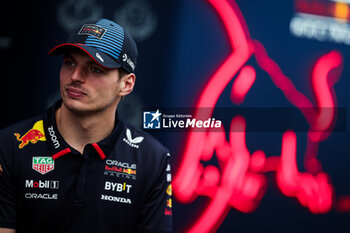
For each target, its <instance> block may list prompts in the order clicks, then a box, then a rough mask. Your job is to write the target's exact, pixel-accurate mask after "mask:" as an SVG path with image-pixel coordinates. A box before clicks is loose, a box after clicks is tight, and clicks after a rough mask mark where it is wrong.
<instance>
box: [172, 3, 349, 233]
mask: <svg viewBox="0 0 350 233" xmlns="http://www.w3.org/2000/svg"><path fill="white" fill-rule="evenodd" d="M208 1H209V2H210V3H211V5H212V6H213V7H214V9H215V10H216V11H217V13H218V15H219V17H220V19H221V20H222V22H223V24H224V27H225V30H226V32H227V36H228V39H229V42H230V45H231V47H232V52H231V54H230V55H229V56H228V57H227V58H226V59H225V61H224V62H223V64H222V65H221V66H220V67H219V68H218V69H217V70H216V72H215V73H214V75H213V76H212V77H211V78H210V79H209V81H208V82H207V83H206V84H205V86H204V88H203V91H202V92H201V93H200V95H199V98H198V102H197V104H196V106H195V107H196V108H197V109H199V108H209V109H212V110H211V111H208V112H207V113H206V114H205V116H203V113H201V114H200V113H199V111H196V112H195V113H194V117H195V118H197V117H198V118H204V119H207V118H209V117H211V115H212V113H213V109H214V108H215V105H216V102H217V101H218V99H219V96H220V95H221V93H222V92H223V90H224V88H225V87H227V85H228V84H229V83H230V81H231V80H232V78H234V77H236V78H235V80H234V82H233V86H232V89H231V100H232V102H233V103H234V104H236V105H239V104H241V103H243V102H244V98H245V96H246V95H247V93H248V92H249V90H250V88H251V87H252V85H254V82H255V80H256V78H257V77H256V71H255V69H254V68H253V67H251V66H248V65H245V63H246V62H247V60H248V59H249V58H251V57H253V56H254V57H255V59H256V61H257V63H258V66H259V67H260V68H261V69H263V70H264V71H266V72H267V73H268V74H269V76H270V77H271V80H272V82H273V83H274V84H275V86H276V87H277V88H279V89H280V90H281V91H282V93H283V94H284V96H285V97H286V99H287V100H288V101H289V102H290V103H291V104H292V105H294V106H295V107H296V108H298V109H300V111H301V112H302V114H303V116H304V117H305V119H306V120H307V122H308V124H309V126H310V131H309V132H308V135H307V149H306V152H305V161H304V166H305V169H306V172H300V171H299V170H298V168H297V166H296V153H297V141H296V134H295V133H294V132H293V131H287V132H285V133H284V134H283V136H282V139H281V145H282V147H281V148H282V149H281V154H280V156H268V157H267V156H266V154H265V152H264V151H262V150H259V151H255V152H250V151H249V148H247V145H246V141H245V140H246V132H245V131H246V130H245V129H246V121H245V119H244V117H243V116H236V117H234V118H233V119H232V121H231V125H230V129H231V130H230V133H229V135H228V136H229V140H227V139H226V135H225V132H224V130H223V129H222V130H221V131H220V132H217V131H215V132H210V131H207V132H194V131H192V132H190V133H189V134H188V136H187V141H186V146H185V148H184V153H183V158H182V161H181V164H180V166H179V169H178V171H177V173H176V174H175V178H174V181H173V187H174V195H175V198H176V199H177V200H178V201H179V202H182V203H189V202H191V201H193V200H194V199H195V198H196V197H198V196H206V197H209V198H210V202H209V204H208V206H207V208H206V209H205V210H204V212H203V213H202V214H201V216H200V217H199V218H198V219H197V220H196V221H195V222H194V224H193V226H192V227H191V228H190V229H189V230H188V232H191V233H200V232H213V231H215V230H216V229H217V228H218V227H219V226H220V224H221V222H222V221H223V219H224V218H225V216H226V214H227V213H228V211H229V209H230V208H231V207H232V208H235V209H237V210H239V211H241V212H245V213H249V212H253V211H254V210H255V209H256V208H257V207H258V205H259V203H260V200H261V198H262V197H263V195H264V193H265V191H266V189H267V179H266V177H265V175H264V173H266V172H270V171H274V172H276V178H277V184H278V187H279V188H280V190H281V192H282V193H283V194H284V195H286V196H288V197H293V198H296V199H297V200H298V201H299V203H300V204H301V205H302V206H304V207H306V208H308V209H309V211H310V212H312V213H315V214H319V213H326V212H328V211H330V209H331V208H332V206H333V205H334V204H335V203H334V199H333V196H334V188H333V186H332V184H331V180H330V177H329V176H328V175H327V174H326V173H325V172H324V171H323V169H322V165H321V163H320V161H319V160H318V159H317V154H318V148H319V144H320V143H321V142H322V141H324V140H326V139H327V138H328V136H329V135H330V133H331V129H332V127H333V126H334V123H335V120H336V112H335V109H336V107H337V101H336V95H335V91H334V88H333V86H334V84H335V83H336V82H337V80H338V79H339V78H340V72H337V73H336V74H334V73H331V71H332V70H334V69H338V71H341V69H342V65H343V59H342V55H341V54H340V53H339V52H338V51H330V52H329V53H327V54H325V55H323V56H322V57H320V58H319V59H318V61H317V62H316V64H315V66H314V67H313V72H312V77H311V84H312V88H313V94H314V95H315V97H316V103H313V102H312V101H311V100H309V99H308V98H307V97H306V96H305V95H304V94H303V93H301V92H300V91H298V90H297V89H296V87H295V86H294V84H293V83H292V82H291V80H290V79H289V78H288V77H287V76H286V75H285V74H283V72H282V70H281V69H280V67H279V66H278V65H277V63H276V62H275V61H273V60H272V59H271V58H270V57H269V56H268V54H267V52H266V50H265V48H264V46H263V45H262V44H261V43H260V42H259V41H257V40H252V39H251V38H250V36H249V32H248V27H247V26H246V24H245V21H244V18H243V16H242V14H241V12H240V10H239V8H238V6H237V5H236V3H235V2H232V3H228V2H227V1H225V0H208ZM306 108H307V109H308V111H306V110H305V109H306ZM310 109H314V110H311V111H310ZM199 115H200V116H199ZM214 152H215V154H216V156H217V160H218V162H219V167H216V166H213V165H208V166H204V165H203V164H202V163H201V161H208V160H210V159H211V158H212V157H213V154H214ZM349 206H350V201H349V198H347V197H343V198H341V202H339V206H338V209H339V210H341V211H348V210H349Z"/></svg>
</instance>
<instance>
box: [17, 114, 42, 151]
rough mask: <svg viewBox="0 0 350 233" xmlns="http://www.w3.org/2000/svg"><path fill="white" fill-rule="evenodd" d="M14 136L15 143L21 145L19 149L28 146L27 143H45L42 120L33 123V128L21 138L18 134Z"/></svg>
mask: <svg viewBox="0 0 350 233" xmlns="http://www.w3.org/2000/svg"><path fill="white" fill-rule="evenodd" d="M14 135H15V136H16V139H17V141H19V142H21V144H19V146H18V148H20V149H22V148H23V147H25V146H26V145H28V144H29V142H31V143H32V144H35V143H37V142H38V141H46V137H45V133H44V124H43V121H42V120H40V121H37V122H35V124H34V126H33V128H31V129H30V130H29V131H28V132H27V133H25V134H24V135H23V136H22V137H21V135H20V134H19V133H14Z"/></svg>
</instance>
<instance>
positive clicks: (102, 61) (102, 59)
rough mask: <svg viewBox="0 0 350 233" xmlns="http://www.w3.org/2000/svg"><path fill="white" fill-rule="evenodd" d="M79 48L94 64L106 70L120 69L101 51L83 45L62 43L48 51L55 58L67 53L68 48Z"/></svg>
mask: <svg viewBox="0 0 350 233" xmlns="http://www.w3.org/2000/svg"><path fill="white" fill-rule="evenodd" d="M72 47H75V48H79V49H81V50H82V51H84V52H85V53H86V54H87V55H89V57H91V59H92V60H94V62H96V63H97V64H99V65H100V66H102V67H103V68H106V69H115V68H120V67H122V66H121V65H120V64H118V63H117V62H116V61H115V60H114V59H112V58H111V57H110V56H108V55H107V54H105V53H104V52H102V51H101V50H98V49H96V48H94V47H90V46H86V45H84V44H73V43H64V44H60V45H57V46H56V47H54V48H53V49H51V50H50V51H49V55H50V56H56V55H61V54H63V53H65V51H67V49H69V48H72Z"/></svg>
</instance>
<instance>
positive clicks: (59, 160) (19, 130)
mask: <svg viewBox="0 0 350 233" xmlns="http://www.w3.org/2000/svg"><path fill="white" fill-rule="evenodd" d="M60 105H61V102H58V103H56V104H55V105H54V106H53V107H52V108H50V109H49V110H48V111H47V112H46V114H45V115H44V116H42V117H35V118H32V119H29V120H26V121H23V122H20V123H17V124H15V125H14V126H11V127H8V128H6V129H4V130H1V131H0V166H1V167H0V227H3V228H13V229H16V232H17V233H22V232H26V233H31V232H33V233H34V232H35V233H40V232H43V233H48V232H50V233H53V232H60V233H62V232H65V233H69V232H72V233H73V232H74V233H76V232H93V233H98V232H101V233H109V232H111V233H112V232H114V233H116V232H142V233H146V232H152V233H156V232H171V221H172V218H171V215H172V208H171V207H172V201H171V183H170V181H171V174H170V165H169V156H170V154H169V152H168V150H167V149H166V148H165V147H163V146H162V145H161V144H160V143H159V142H158V141H157V140H156V139H154V138H153V137H152V136H150V135H148V134H147V133H145V132H143V131H141V130H138V129H136V128H134V127H132V126H130V125H128V124H126V123H125V122H123V121H121V120H118V119H117V120H116V125H115V128H114V130H113V132H112V133H111V135H109V136H108V137H107V138H105V139H104V140H102V141H100V142H97V143H93V144H88V145H86V146H85V148H84V152H83V154H81V153H80V152H78V151H76V150H75V149H74V148H72V147H70V146H69V145H68V144H67V143H66V142H65V141H64V139H63V138H62V136H61V135H60V133H59V131H58V130H57V127H56V122H55V111H56V110H57V108H58V107H60ZM101 127H103V123H101Z"/></svg>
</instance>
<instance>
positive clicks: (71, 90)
mask: <svg viewBox="0 0 350 233" xmlns="http://www.w3.org/2000/svg"><path fill="white" fill-rule="evenodd" d="M66 92H67V95H68V96H69V97H71V98H73V99H80V98H82V97H84V96H86V92H85V91H83V90H81V89H79V88H76V87H67V88H66Z"/></svg>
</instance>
